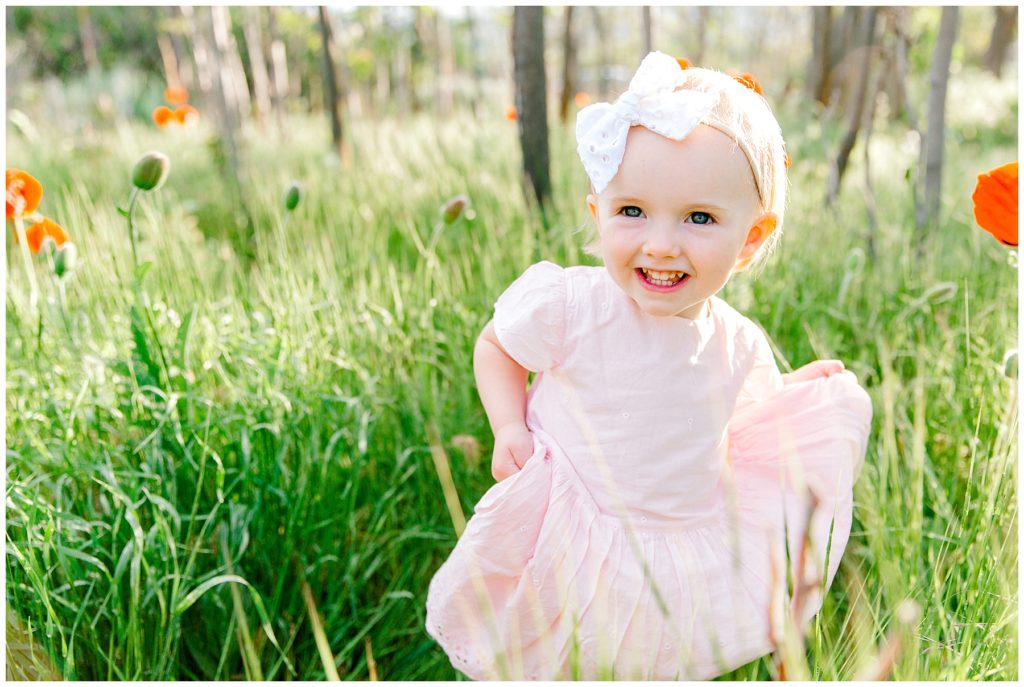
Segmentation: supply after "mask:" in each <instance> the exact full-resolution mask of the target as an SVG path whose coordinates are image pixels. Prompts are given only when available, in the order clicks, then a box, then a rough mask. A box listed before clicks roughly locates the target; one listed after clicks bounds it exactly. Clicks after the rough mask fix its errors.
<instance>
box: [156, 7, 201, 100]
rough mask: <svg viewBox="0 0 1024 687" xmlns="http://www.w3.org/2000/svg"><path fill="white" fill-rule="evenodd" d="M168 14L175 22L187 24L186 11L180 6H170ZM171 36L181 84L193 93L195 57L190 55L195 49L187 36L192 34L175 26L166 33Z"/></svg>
mask: <svg viewBox="0 0 1024 687" xmlns="http://www.w3.org/2000/svg"><path fill="white" fill-rule="evenodd" d="M167 14H168V16H169V17H170V18H171V21H172V23H173V24H176V25H182V26H187V20H186V19H185V15H184V12H183V11H182V9H181V8H180V7H175V6H173V5H172V6H169V7H168V8H167ZM164 35H166V36H168V37H169V39H170V44H171V49H172V51H173V55H174V57H175V62H176V68H177V73H178V79H179V83H178V85H179V86H182V87H183V88H186V89H188V91H189V92H190V93H191V92H192V90H193V89H194V88H195V75H194V73H193V68H192V67H193V61H194V60H193V59H191V58H190V57H189V56H190V55H192V54H193V50H192V49H190V48H189V45H188V40H186V39H187V37H188V36H190V35H191V34H189V33H188V32H187V31H186V30H185V29H184V28H175V29H171V30H170V31H168V32H167V33H166V34H164Z"/></svg>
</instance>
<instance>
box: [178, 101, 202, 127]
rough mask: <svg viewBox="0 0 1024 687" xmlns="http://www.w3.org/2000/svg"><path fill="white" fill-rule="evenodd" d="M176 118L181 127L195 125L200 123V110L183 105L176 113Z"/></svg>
mask: <svg viewBox="0 0 1024 687" xmlns="http://www.w3.org/2000/svg"><path fill="white" fill-rule="evenodd" d="M174 117H175V118H176V119H177V120H178V123H179V124H181V125H186V124H195V123H196V122H198V121H199V110H197V109H196V108H194V107H192V106H191V105H182V106H181V107H179V108H178V109H176V110H175V111H174Z"/></svg>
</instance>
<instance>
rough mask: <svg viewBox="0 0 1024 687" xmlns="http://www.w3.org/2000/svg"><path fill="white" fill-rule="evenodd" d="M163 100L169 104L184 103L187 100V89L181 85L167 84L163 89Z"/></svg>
mask: <svg viewBox="0 0 1024 687" xmlns="http://www.w3.org/2000/svg"><path fill="white" fill-rule="evenodd" d="M164 100H166V101H167V102H168V103H170V104H171V105H184V104H185V103H187V102H188V91H186V90H185V89H184V88H182V87H181V86H168V87H167V88H165V89H164Z"/></svg>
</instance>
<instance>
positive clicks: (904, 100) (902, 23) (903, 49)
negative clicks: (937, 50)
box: [891, 7, 921, 138]
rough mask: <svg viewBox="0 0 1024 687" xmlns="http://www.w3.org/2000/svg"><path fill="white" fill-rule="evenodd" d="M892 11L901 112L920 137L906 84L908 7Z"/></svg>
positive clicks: (907, 66)
mask: <svg viewBox="0 0 1024 687" xmlns="http://www.w3.org/2000/svg"><path fill="white" fill-rule="evenodd" d="M891 11H892V12H893V15H892V16H893V21H892V29H893V33H894V34H895V43H896V46H895V62H896V67H895V68H896V81H897V83H898V89H899V104H900V108H901V111H902V112H905V113H906V115H907V123H908V124H909V125H910V128H911V130H913V131H914V132H915V133H917V134H918V136H919V138H920V133H921V129H920V126H919V125H918V120H917V111H916V110H915V109H914V103H913V102H912V101H911V99H910V93H909V89H908V87H907V84H908V83H909V81H910V62H909V58H908V53H909V52H910V12H911V8H910V7H894V8H891Z"/></svg>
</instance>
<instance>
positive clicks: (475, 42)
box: [466, 6, 484, 116]
mask: <svg viewBox="0 0 1024 687" xmlns="http://www.w3.org/2000/svg"><path fill="white" fill-rule="evenodd" d="M466 33H467V35H468V43H469V45H468V53H469V55H468V58H469V59H468V61H469V69H470V73H471V74H472V77H473V91H472V96H471V97H470V99H469V103H470V107H472V108H473V115H474V116H480V103H481V101H482V100H483V98H484V85H483V75H484V68H483V64H482V60H481V59H480V41H479V38H478V37H477V22H476V19H474V18H473V8H472V7H469V6H467V7H466Z"/></svg>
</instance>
